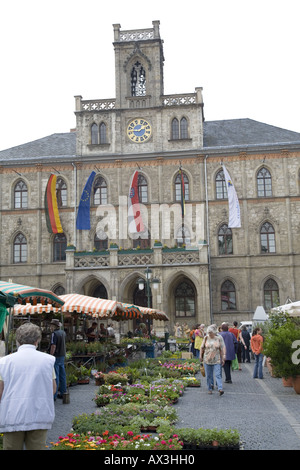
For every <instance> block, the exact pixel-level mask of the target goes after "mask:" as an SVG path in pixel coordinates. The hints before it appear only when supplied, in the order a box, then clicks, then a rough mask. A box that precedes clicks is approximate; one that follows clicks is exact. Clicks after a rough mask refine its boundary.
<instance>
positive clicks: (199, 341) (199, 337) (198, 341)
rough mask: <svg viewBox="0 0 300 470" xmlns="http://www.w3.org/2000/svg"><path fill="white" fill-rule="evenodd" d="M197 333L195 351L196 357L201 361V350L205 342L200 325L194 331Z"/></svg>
mask: <svg viewBox="0 0 300 470" xmlns="http://www.w3.org/2000/svg"><path fill="white" fill-rule="evenodd" d="M194 333H195V342H194V350H195V352H196V357H197V358H198V359H199V357H200V348H201V344H202V341H203V331H202V330H201V327H200V325H198V326H197V328H196V329H195V331H194Z"/></svg>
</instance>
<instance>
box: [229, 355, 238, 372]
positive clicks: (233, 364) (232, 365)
mask: <svg viewBox="0 0 300 470" xmlns="http://www.w3.org/2000/svg"><path fill="white" fill-rule="evenodd" d="M231 369H232V370H239V363H238V360H237V355H235V359H234V360H233V361H232V362H231Z"/></svg>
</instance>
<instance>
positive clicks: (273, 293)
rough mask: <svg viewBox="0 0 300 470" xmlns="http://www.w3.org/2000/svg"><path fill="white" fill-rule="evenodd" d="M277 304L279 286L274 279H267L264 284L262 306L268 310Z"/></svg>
mask: <svg viewBox="0 0 300 470" xmlns="http://www.w3.org/2000/svg"><path fill="white" fill-rule="evenodd" d="M278 305H279V288H278V284H277V282H275V281H274V279H268V280H267V281H266V282H265V284H264V307H265V310H270V309H271V308H273V307H277V306H278Z"/></svg>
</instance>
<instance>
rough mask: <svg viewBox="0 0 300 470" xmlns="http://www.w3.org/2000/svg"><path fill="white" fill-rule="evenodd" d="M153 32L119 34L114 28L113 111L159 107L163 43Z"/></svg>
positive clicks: (155, 30)
mask: <svg viewBox="0 0 300 470" xmlns="http://www.w3.org/2000/svg"><path fill="white" fill-rule="evenodd" d="M152 25H153V28H149V29H139V30H133V31H132V30H131V31H126V30H124V31H121V30H120V28H121V26H120V25H119V24H115V25H113V27H114V48H115V76H116V108H118V109H126V108H151V107H156V106H160V104H161V97H162V95H163V94H164V91H163V65H164V56H163V41H162V40H161V39H160V33H159V21H153V22H152Z"/></svg>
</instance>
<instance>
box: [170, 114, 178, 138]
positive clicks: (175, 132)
mask: <svg viewBox="0 0 300 470" xmlns="http://www.w3.org/2000/svg"><path fill="white" fill-rule="evenodd" d="M171 132H172V136H171V138H172V139H173V140H177V139H179V122H178V119H176V118H174V119H173V120H172V129H171Z"/></svg>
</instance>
